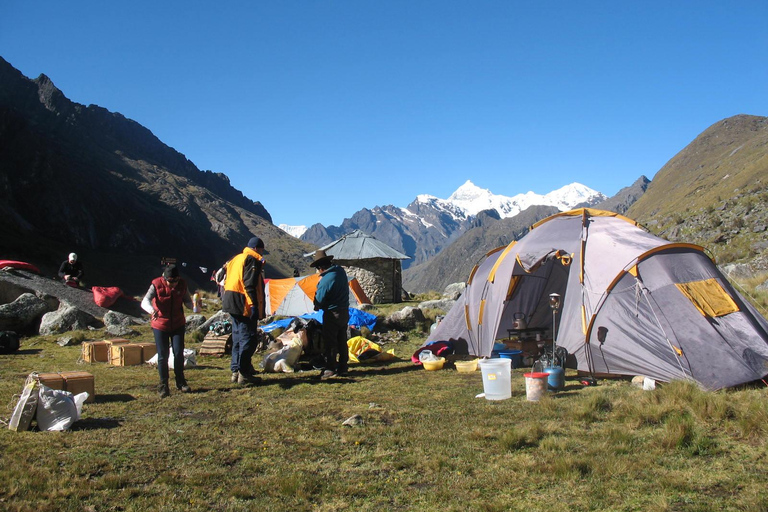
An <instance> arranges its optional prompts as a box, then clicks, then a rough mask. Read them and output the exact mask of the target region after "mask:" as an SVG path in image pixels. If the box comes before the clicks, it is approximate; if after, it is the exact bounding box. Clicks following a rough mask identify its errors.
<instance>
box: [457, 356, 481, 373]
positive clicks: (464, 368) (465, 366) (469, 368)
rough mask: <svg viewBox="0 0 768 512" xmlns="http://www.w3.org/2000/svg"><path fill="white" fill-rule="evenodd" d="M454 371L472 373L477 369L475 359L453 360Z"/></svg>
mask: <svg viewBox="0 0 768 512" xmlns="http://www.w3.org/2000/svg"><path fill="white" fill-rule="evenodd" d="M453 364H454V366H456V371H457V372H459V373H472V372H474V371H477V359H473V360H472V361H455V362H454V363H453Z"/></svg>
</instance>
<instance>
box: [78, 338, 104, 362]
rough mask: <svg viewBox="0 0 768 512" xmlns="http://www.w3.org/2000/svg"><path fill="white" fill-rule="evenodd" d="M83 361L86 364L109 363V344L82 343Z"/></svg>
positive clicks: (102, 342)
mask: <svg viewBox="0 0 768 512" xmlns="http://www.w3.org/2000/svg"><path fill="white" fill-rule="evenodd" d="M83 361H85V362H86V363H95V362H99V363H107V362H109V344H108V343H107V342H106V341H85V342H83Z"/></svg>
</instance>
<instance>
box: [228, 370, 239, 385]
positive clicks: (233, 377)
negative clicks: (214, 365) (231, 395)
mask: <svg viewBox="0 0 768 512" xmlns="http://www.w3.org/2000/svg"><path fill="white" fill-rule="evenodd" d="M237 375H238V372H232V377H231V378H230V379H229V382H231V383H232V384H237Z"/></svg>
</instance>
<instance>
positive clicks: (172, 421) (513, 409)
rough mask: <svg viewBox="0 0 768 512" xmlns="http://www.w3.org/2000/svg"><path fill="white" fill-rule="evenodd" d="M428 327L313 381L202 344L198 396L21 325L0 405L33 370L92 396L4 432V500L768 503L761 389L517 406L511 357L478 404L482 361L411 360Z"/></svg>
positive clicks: (55, 507)
mask: <svg viewBox="0 0 768 512" xmlns="http://www.w3.org/2000/svg"><path fill="white" fill-rule="evenodd" d="M143 329H144V328H143ZM142 332H143V333H144V334H142V335H141V336H140V337H138V338H137V340H136V341H151V339H152V338H151V334H149V332H148V331H142ZM82 336H83V337H87V338H89V339H103V338H104V335H103V333H99V332H98V331H97V332H95V333H93V332H92V333H83V334H82ZM423 340H424V335H423V334H421V335H420V334H418V333H410V335H409V338H408V340H407V341H402V342H399V343H394V344H392V345H389V346H386V347H385V348H394V350H395V354H396V355H397V356H398V359H397V360H396V361H393V362H391V363H388V364H378V365H366V366H362V365H355V366H352V368H351V372H350V376H349V377H348V378H344V379H338V380H334V381H325V382H321V381H319V380H318V378H317V374H318V372H317V371H312V372H303V373H295V374H270V375H265V376H264V382H263V384H261V385H260V386H256V387H239V386H237V385H233V384H230V383H229V375H230V374H229V369H228V359H227V358H215V357H208V358H202V357H199V358H198V365H199V366H198V367H197V368H195V369H190V370H188V372H187V379H188V381H189V383H190V385H191V386H192V388H193V390H194V392H193V393H191V394H187V395H183V394H180V393H177V392H175V389H174V390H172V396H171V397H169V398H166V399H162V400H161V399H160V398H158V396H157V391H156V385H157V380H158V377H157V371H156V369H155V368H153V367H150V366H147V365H144V366H134V367H114V366H109V365H108V364H106V363H95V364H90V365H89V364H78V363H77V361H78V358H79V355H80V347H79V346H73V347H60V346H58V345H57V344H56V343H55V337H35V338H27V339H25V340H23V343H22V348H21V350H20V351H19V352H18V353H15V354H13V355H4V356H0V402H2V403H3V404H7V407H6V408H5V411H4V413H3V414H0V417H2V418H3V419H5V420H7V419H8V417H9V416H10V415H11V412H12V408H13V406H14V405H15V402H16V400H15V398H14V395H15V394H19V393H20V392H21V390H22V386H23V384H24V381H25V378H26V376H27V375H28V374H29V373H30V372H32V371H38V372H49V371H66V370H82V371H88V372H91V373H92V374H93V375H94V378H95V387H96V395H97V396H96V401H95V402H94V403H87V404H85V406H84V408H83V414H82V418H81V419H80V421H78V422H77V423H76V424H75V425H74V427H73V429H72V430H71V431H68V432H61V433H59V432H39V431H30V432H21V433H17V432H12V431H10V430H8V429H7V428H3V429H2V430H0V510H12V511H15V510H28V511H37V512H40V511H112V510H116V511H146V510H169V511H176V510H178V511H197V510H200V511H203V510H221V511H225V510H226V511H230V510H231V511H240V510H242V511H250V510H270V511H271V510H291V511H305V510H306V511H310V510H312V511H335V510H348V511H384V510H430V511H431V510H435V511H437V510H449V511H464V510H478V511H507V510H521V511H549V512H551V511H582V510H603V511H604V510H617V511H635V510H642V511H702V512H704V511H707V512H708V511H712V510H734V511H736V510H738V511H764V510H768V485H767V484H768V457H767V454H766V448H765V446H766V441H767V440H768V402H766V392H768V390H766V389H765V387H764V386H760V387H744V388H742V389H735V390H727V391H720V392H715V393H707V392H702V391H700V390H699V389H697V388H696V387H695V386H693V385H690V384H687V383H673V384H669V385H665V386H662V387H660V388H658V389H657V390H656V391H642V390H641V389H638V388H635V387H633V386H631V385H630V383H629V382H628V381H626V380H614V381H608V380H601V381H599V383H598V385H597V386H590V387H583V386H582V385H581V384H580V383H579V381H578V379H577V378H576V377H575V375H574V374H571V373H568V374H567V377H566V387H565V389H564V390H563V391H561V392H558V393H556V394H552V395H549V396H547V397H545V398H544V399H543V400H542V401H540V402H529V401H527V400H526V395H525V384H524V377H523V375H522V374H523V373H524V371H525V370H523V369H517V370H513V374H512V398H511V399H508V400H502V401H488V400H485V399H483V398H475V396H476V395H477V394H478V393H481V392H482V391H483V383H482V376H481V373H480V372H479V371H477V372H475V373H472V374H464V373H458V372H456V371H455V370H454V369H453V368H452V367H449V366H447V367H446V368H444V369H443V370H439V371H425V370H423V369H421V368H418V367H416V366H415V365H413V364H412V363H411V362H410V355H411V354H412V353H413V352H414V351H415V350H416V348H418V347H419V346H420V345H421V343H423ZM188 346H191V347H192V348H195V347H198V346H199V342H191V343H189V344H188ZM258 357H259V354H257V356H256V358H258ZM256 358H255V362H258V361H256ZM353 415H360V416H361V417H362V420H363V423H362V424H361V425H357V426H352V427H349V426H342V423H343V422H344V420H346V419H347V418H349V417H351V416H353Z"/></svg>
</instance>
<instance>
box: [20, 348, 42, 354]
mask: <svg viewBox="0 0 768 512" xmlns="http://www.w3.org/2000/svg"><path fill="white" fill-rule="evenodd" d="M42 351H43V349H41V348H25V349H22V350H17V351H16V352H14V354H17V355H20V356H29V355H32V354H39V353H40V352H42Z"/></svg>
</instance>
